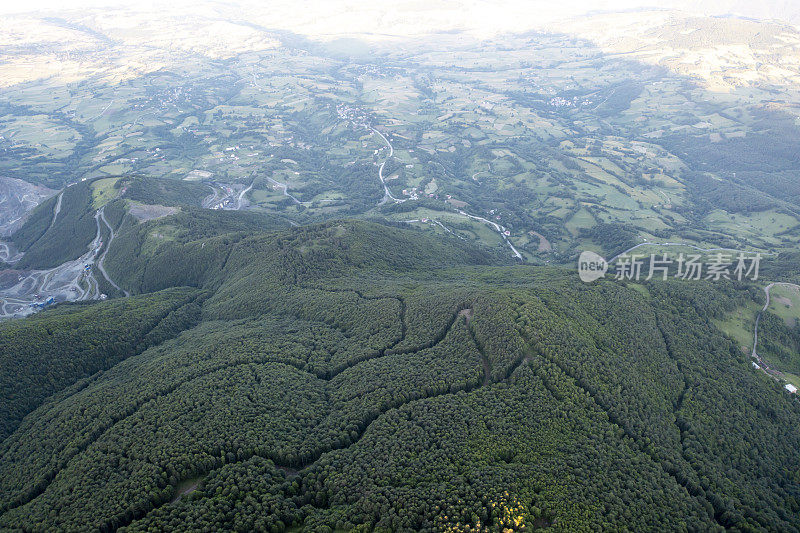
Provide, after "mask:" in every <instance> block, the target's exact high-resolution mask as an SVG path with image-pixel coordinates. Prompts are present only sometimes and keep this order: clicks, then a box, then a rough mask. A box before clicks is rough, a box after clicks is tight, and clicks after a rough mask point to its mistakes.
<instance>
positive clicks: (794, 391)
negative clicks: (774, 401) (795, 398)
mask: <svg viewBox="0 0 800 533" xmlns="http://www.w3.org/2000/svg"><path fill="white" fill-rule="evenodd" d="M783 388H785V389H786V390H788V391H789V392H790V393H792V394H797V387H795V386H794V385H792V384H791V383H787V384H786V385H784V387H783Z"/></svg>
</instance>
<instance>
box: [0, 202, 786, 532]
mask: <svg viewBox="0 0 800 533" xmlns="http://www.w3.org/2000/svg"><path fill="white" fill-rule="evenodd" d="M107 209H108V208H107ZM187 212H188V211H186V210H182V211H181V212H179V213H176V214H173V215H171V216H167V217H164V218H159V219H157V220H150V221H147V222H141V223H139V222H135V221H133V220H131V219H130V218H129V215H126V214H125V213H122V212H121V213H120V214H119V216H117V217H115V220H116V221H117V223H118V226H117V227H118V228H119V230H118V236H117V239H118V240H115V243H114V246H113V247H111V248H110V250H109V253H108V257H107V263H106V265H107V268H108V270H109V272H110V274H111V276H112V277H113V278H114V279H115V280H117V282H118V283H119V284H120V286H121V287H122V288H124V289H126V290H128V291H130V292H131V293H132V294H133V295H134V296H131V297H129V298H125V299H111V300H108V301H105V302H98V303H92V304H85V303H83V304H65V305H60V306H57V307H56V308H55V309H51V310H47V311H44V312H42V313H41V314H39V315H37V316H35V317H34V318H32V319H26V320H25V321H20V322H9V323H7V324H4V325H2V326H0V347H2V350H1V351H0V353H2V359H0V361H2V368H0V370H2V374H0V379H2V382H3V384H4V385H3V396H2V399H0V402H1V403H0V406H2V410H0V417H2V418H1V419H0V431H2V433H0V439H2V440H0V528H1V529H4V530H28V531H55V530H100V531H112V530H120V531H164V530H184V531H214V530H237V531H262V530H264V531H287V530H304V531H334V530H336V531H341V530H353V529H356V530H362V531H372V530H376V531H386V530H398V531H402V530H405V531H411V530H414V531H501V530H522V529H525V530H535V529H540V528H548V529H551V530H553V531H589V530H595V531H596V530H606V529H614V530H629V531H657V530H663V529H665V528H666V529H671V530H684V531H724V530H733V531H759V530H765V531H798V529H800V519H798V516H800V467H798V465H800V406H798V403H797V401H796V400H795V399H793V398H792V397H791V396H789V395H787V394H784V393H782V391H781V390H780V386H779V385H778V384H777V383H775V382H773V381H772V380H771V379H769V378H768V377H766V376H764V375H763V374H761V373H757V372H756V371H755V370H754V369H753V368H752V366H751V364H750V361H749V358H748V357H747V355H746V354H743V353H742V351H741V350H739V348H738V346H737V345H736V344H735V343H734V342H733V341H732V340H730V339H729V338H727V337H725V336H724V335H723V334H722V333H721V332H720V331H719V330H718V329H717V328H716V327H715V326H714V323H713V321H712V320H713V319H714V318H716V317H718V316H720V315H721V313H724V312H725V311H726V310H730V309H734V308H736V306H737V305H740V304H741V302H742V301H744V300H746V299H749V298H751V296H752V294H751V292H750V289H748V287H746V286H743V285H736V284H732V283H715V284H707V283H704V282H694V283H687V282H678V281H672V282H649V283H647V284H644V285H640V286H638V287H637V288H636V289H634V288H633V287H629V286H626V285H625V284H623V283H618V282H613V281H605V282H598V283H593V284H581V283H580V282H579V281H578V280H577V278H576V276H574V274H573V273H570V272H567V271H566V270H563V269H558V268H542V267H527V266H519V265H517V266H513V267H512V266H507V265H504V264H502V261H501V260H499V259H498V258H497V257H496V256H495V255H493V254H492V253H490V252H487V251H484V250H481V249H478V248H475V247H473V246H472V245H470V244H467V243H464V242H462V241H459V240H458V239H441V238H439V237H436V236H435V235H432V234H429V233H425V232H422V231H418V230H409V229H401V228H398V227H394V226H391V225H386V224H377V223H371V222H364V221H332V222H328V223H324V224H319V225H313V226H304V227H297V228H290V229H277V228H276V223H272V222H269V221H264V220H263V219H258V220H261V222H258V221H257V220H256V219H253V220H249V219H248V220H244V219H243V218H242V217H249V216H250V215H246V214H239V213H209V212H205V213H204V214H203V215H202V216H196V217H195V216H189V215H187ZM126 217H127V218H126ZM259 224H260V225H259ZM157 235H168V236H169V238H165V239H157V238H156V236H157ZM32 346H35V350H34V349H33V348H31V347H32ZM20 399H24V401H20Z"/></svg>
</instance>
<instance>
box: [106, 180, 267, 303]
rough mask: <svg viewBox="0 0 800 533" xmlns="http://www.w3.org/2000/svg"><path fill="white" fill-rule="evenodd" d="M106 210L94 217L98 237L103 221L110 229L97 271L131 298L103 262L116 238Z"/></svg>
mask: <svg viewBox="0 0 800 533" xmlns="http://www.w3.org/2000/svg"><path fill="white" fill-rule="evenodd" d="M251 187H252V185H251ZM104 209H105V206H104V207H101V208H100V209H98V210H97V213H96V214H95V216H94V218H95V220H96V221H97V234H98V235H99V234H100V221H101V220H102V221H103V224H105V225H106V227H107V228H108V245H107V246H106V249H105V251H104V252H103V255H101V256H100V259H98V260H97V269H98V270H99V271H100V273H101V274H103V277H104V278H106V281H107V282H109V283H110V284H111V286H112V287H114V288H115V289H117V290H118V291H122V293H123V294H125V296H130V295H131V293H129V292H128V291H126V290H125V289H122V288H120V286H119V285H117V284H116V283H114V280H112V279H111V278H110V277H109V275H108V272H106V268H105V266H103V261H105V259H106V254H108V251H109V250H110V249H111V243H112V242H114V237H115V235H114V228H112V227H111V224H109V223H108V220H106V215H105V212H104ZM98 297H99V296H98Z"/></svg>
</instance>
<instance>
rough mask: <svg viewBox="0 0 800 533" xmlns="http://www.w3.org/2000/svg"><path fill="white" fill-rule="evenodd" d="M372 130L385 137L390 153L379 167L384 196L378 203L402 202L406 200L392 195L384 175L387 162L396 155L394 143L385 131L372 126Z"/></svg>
mask: <svg viewBox="0 0 800 533" xmlns="http://www.w3.org/2000/svg"><path fill="white" fill-rule="evenodd" d="M370 130H372V132H373V133H377V134H378V135H380V137H381V139H383V142H385V143H386V146H388V147H389V155H388V156H386V159H384V160H383V163H381V166H380V167H379V168H378V179H380V180H381V185H383V198H382V199H381V201H380V202H378V205H383V204H385V203H386V202H388V201H389V200H392V201H393V202H394V203H396V204H402V203H403V202H405V201H406V200H401V199H400V198H395V197H394V196H392V192H391V191H390V190H389V187H388V186H387V185H386V178H384V177H383V167H385V166H386V163H387V162H388V161H389V159H391V158H392V156H393V155H394V147H393V146H392V143H390V142H389V139H387V138H386V136H384V134H383V133H381V132H379V131H378V130H376V129H375V128H373V127H370Z"/></svg>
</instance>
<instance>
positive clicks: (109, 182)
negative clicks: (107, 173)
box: [92, 178, 119, 209]
mask: <svg viewBox="0 0 800 533" xmlns="http://www.w3.org/2000/svg"><path fill="white" fill-rule="evenodd" d="M117 181H119V178H103V179H99V180H95V181H93V182H92V207H94V208H95V209H99V208H101V207H103V206H104V205H106V204H107V203H108V202H110V201H111V200H113V199H114V198H116V197H117V194H118V193H119V191H118V190H117V189H115V188H114V184H116V183H117Z"/></svg>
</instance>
